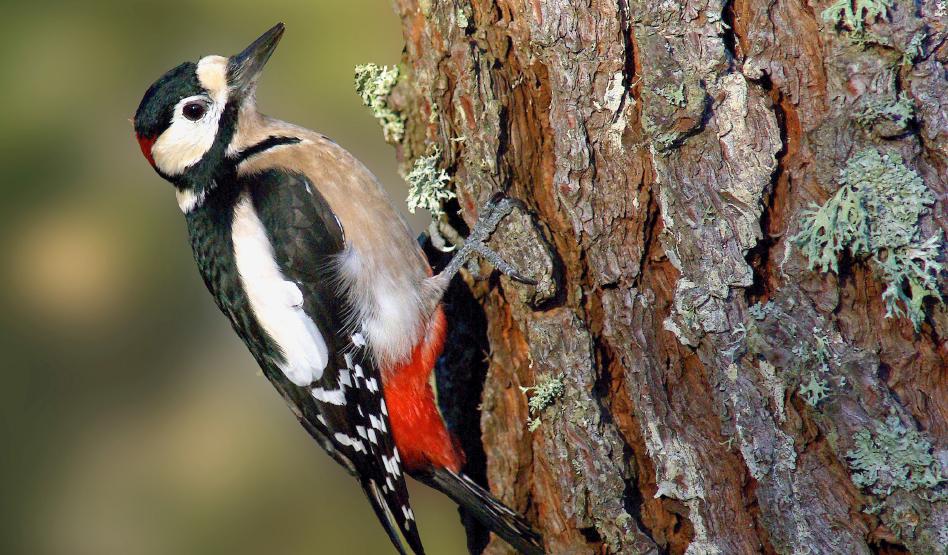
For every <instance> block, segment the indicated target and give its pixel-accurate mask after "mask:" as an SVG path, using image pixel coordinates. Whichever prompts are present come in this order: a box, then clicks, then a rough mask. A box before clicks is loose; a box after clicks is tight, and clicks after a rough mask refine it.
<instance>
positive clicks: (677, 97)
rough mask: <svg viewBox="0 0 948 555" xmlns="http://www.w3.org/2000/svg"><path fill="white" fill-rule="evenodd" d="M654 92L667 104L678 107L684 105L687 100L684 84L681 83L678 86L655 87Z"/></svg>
mask: <svg viewBox="0 0 948 555" xmlns="http://www.w3.org/2000/svg"><path fill="white" fill-rule="evenodd" d="M655 94H657V95H658V96H660V97H662V98H664V99H665V100H667V101H668V103H669V104H671V105H673V106H678V107H684V106H685V105H686V104H687V102H686V101H685V84H684V83H681V84H680V85H678V87H674V86H673V85H669V86H667V87H665V88H664V89H656V90H655Z"/></svg>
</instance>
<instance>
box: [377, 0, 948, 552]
mask: <svg viewBox="0 0 948 555" xmlns="http://www.w3.org/2000/svg"><path fill="white" fill-rule="evenodd" d="M945 4H946V3H945V2H939V1H928V0H925V1H918V2H912V1H906V0H854V2H853V3H850V2H849V1H848V0H843V1H842V2H839V1H837V2H828V1H809V2H806V1H801V0H766V1H764V0H733V1H731V0H728V1H723V2H722V1H714V0H686V1H682V2H678V1H671V0H666V1H660V0H618V2H614V1H613V2H609V1H600V0H586V1H567V0H496V1H493V2H492V1H487V0H395V1H394V5H395V9H396V11H397V13H398V15H399V16H400V18H401V23H402V26H403V32H404V36H405V39H406V48H405V54H404V60H403V68H402V78H401V80H400V81H399V83H398V85H397V87H396V89H395V92H394V93H393V94H392V95H391V97H390V102H391V104H392V105H393V106H395V107H396V108H397V110H398V111H400V113H401V114H402V115H403V116H404V118H405V120H406V132H405V135H404V138H403V139H402V140H400V141H399V143H398V145H397V148H398V154H399V157H400V160H401V161H402V163H403V167H404V169H406V170H407V169H408V168H410V167H411V165H412V162H413V161H414V160H417V159H418V158H419V157H421V156H425V155H430V154H431V153H432V152H440V153H441V167H443V168H444V169H445V170H446V171H447V173H448V174H449V175H450V176H451V178H452V181H451V187H452V188H453V189H454V191H455V193H456V195H457V202H456V204H454V203H453V202H452V203H449V205H448V206H447V208H448V210H447V211H448V212H449V213H452V212H454V214H452V215H451V217H450V218H449V220H450V221H451V222H452V223H453V224H454V227H455V228H457V229H459V230H460V231H461V232H462V233H463V232H464V231H465V227H466V226H470V225H472V224H473V222H474V221H475V220H476V218H477V213H478V209H479V207H480V206H481V205H482V204H483V203H484V201H485V200H486V199H487V198H488V197H489V196H490V195H491V194H492V193H493V192H495V191H500V190H503V191H507V192H508V193H509V194H510V195H511V196H514V197H516V198H519V199H521V200H523V202H524V203H525V205H526V208H527V213H528V214H529V215H528V216H525V215H522V214H517V215H515V216H512V217H510V218H508V220H506V221H505V222H504V223H503V224H502V225H501V227H500V229H499V230H498V232H497V233H496V234H495V236H494V239H493V240H492V245H493V246H494V247H495V248H496V249H497V250H498V251H499V252H501V253H502V254H503V255H505V256H506V257H507V258H508V259H509V261H510V262H512V263H513V265H515V266H516V267H518V268H521V269H523V270H524V272H525V273H527V274H530V275H532V276H534V277H537V278H538V279H539V281H540V285H539V286H538V287H537V288H532V287H527V286H524V285H520V284H517V283H514V282H512V281H511V280H509V279H508V278H507V277H498V276H497V274H496V273H495V274H493V275H492V276H491V275H490V274H489V267H488V266H487V265H486V263H485V264H483V265H482V272H481V274H482V275H483V276H484V277H488V276H489V279H475V276H474V275H473V274H471V273H465V276H464V281H463V282H459V283H455V285H454V287H453V288H452V292H451V293H450V294H449V296H448V309H449V313H450V318H451V321H452V336H451V339H450V341H449V342H450V345H449V349H448V352H447V353H446V356H445V358H444V359H443V360H442V362H441V365H440V366H439V372H438V383H439V401H440V403H441V404H442V406H443V407H444V410H445V413H446V416H447V418H448V419H449V421H450V422H451V425H452V427H453V428H454V431H455V433H456V434H457V435H458V437H459V439H460V441H461V442H462V443H463V445H464V447H465V450H466V451H467V453H468V459H469V460H468V469H469V472H471V473H472V474H473V475H474V476H475V477H477V478H479V479H482V480H486V483H489V485H490V487H491V489H492V491H493V492H494V493H495V494H496V495H498V496H499V497H500V498H501V499H503V500H504V501H505V502H507V503H508V504H509V505H510V506H512V507H514V508H516V509H518V510H520V511H522V512H523V513H524V514H526V515H527V516H528V518H529V519H530V520H531V521H533V522H534V523H535V524H536V526H537V528H538V529H539V530H540V531H542V533H543V535H544V537H545V541H546V543H547V548H548V551H549V552H550V553H689V554H691V553H694V554H698V553H723V554H732V553H733V554H739V553H845V554H861V553H901V552H906V551H908V552H912V553H944V552H945V551H946V543H948V503H946V498H948V494H946V490H948V485H946V483H945V480H944V478H943V476H944V474H945V470H944V469H945V468H946V467H948V441H946V438H948V419H946V417H948V379H946V372H948V370H946V368H948V311H946V309H945V306H944V305H943V304H941V303H940V302H939V301H938V299H936V298H929V299H927V300H926V301H925V303H924V305H923V310H924V314H923V317H922V318H923V319H922V320H921V321H920V324H919V327H918V329H917V330H916V328H915V326H913V322H912V320H910V319H909V318H908V317H906V316H904V315H902V316H900V315H898V314H896V315H893V316H892V317H888V318H887V317H886V312H887V304H886V300H885V299H884V298H883V292H884V290H885V288H886V286H885V282H884V280H883V273H882V271H881V269H880V268H881V266H880V265H879V264H876V263H874V262H872V261H871V260H870V259H869V258H868V257H866V256H857V255H856V254H854V249H848V250H847V249H842V250H841V251H840V252H839V253H838V269H837V270H836V271H835V272H834V271H827V272H822V271H820V270H821V268H820V267H819V265H817V267H815V268H812V269H811V268H810V263H809V262H810V261H809V258H808V256H807V254H806V253H805V252H804V251H803V249H802V248H801V247H800V243H799V242H797V241H796V240H795V235H796V234H798V233H800V232H801V231H802V230H803V227H805V222H806V221H807V220H806V217H805V216H806V211H807V210H808V209H811V208H813V205H823V204H824V203H826V202H827V200H828V199H831V198H832V197H833V195H834V194H836V192H837V191H838V190H839V189H840V188H841V186H842V185H841V179H842V178H841V177H840V176H841V175H842V174H841V171H843V170H844V169H845V168H847V164H850V163H851V161H852V160H853V159H854V158H855V157H857V156H858V155H859V153H861V152H871V151H875V152H878V153H880V154H881V155H884V156H888V157H889V158H887V159H886V160H897V159H898V158H899V157H901V159H902V160H903V161H904V166H905V168H907V169H908V171H909V172H910V175H913V176H914V175H916V174H917V176H919V177H920V179H921V180H922V182H923V184H924V187H925V188H926V189H927V190H928V191H930V193H927V194H931V195H933V196H934V199H935V200H934V202H929V203H926V204H925V207H924V209H923V210H922V211H921V214H920V217H919V218H918V222H917V223H914V222H913V225H916V226H917V230H918V231H917V237H920V238H922V239H924V238H928V237H933V236H935V235H937V234H938V233H942V232H943V231H946V230H948V219H946V217H945V215H946V185H945V184H946V183H948V77H946V75H948V74H946V65H945V64H946V61H948V42H946V33H948V16H946V12H948V8H946V5H945ZM873 103H874V104H873ZM880 106H881V107H883V108H880ZM886 106H889V107H890V108H892V109H885V107H886ZM898 107H901V109H902V110H903V112H904V111H905V110H908V112H907V114H906V113H903V114H902V116H899V115H896V112H898V110H897V109H896V108H898ZM873 109H875V110H876V112H872V111H871V110H873ZM880 113H881V115H879V114H880ZM856 114H862V117H861V118H857V117H856V116H855V115H856ZM857 120H858V121H857ZM867 149H869V150H867ZM870 169H871V168H870ZM890 200H891V201H892V204H893V205H894V206H896V207H897V206H900V205H902V204H903V203H910V200H911V199H904V198H892V199H890ZM455 214H456V215H455ZM823 233H824V234H825V233H829V231H827V230H824V231H823ZM943 245H944V243H943V242H940V243H938V246H937V248H938V249H939V250H938V252H939V254H940V255H941V259H940V260H941V261H942V262H944V258H945V257H944V246H943ZM877 256H878V253H877ZM835 262H836V260H835V258H834V263H835ZM475 273H476V272H475ZM937 279H938V286H939V289H940V290H941V291H944V289H945V287H944V285H945V275H944V274H943V273H942V274H940V275H939V276H938V278H937ZM904 288H905V284H902V283H900V284H899V285H898V286H897V287H896V289H898V290H900V291H902V292H903V293H905V291H907V290H903V289H904ZM906 294H909V295H917V294H918V293H914V292H908V293H906ZM899 306H904V305H902V304H900V305H899ZM534 387H538V389H527V390H526V391H524V390H523V389H522V388H534ZM531 400H532V402H533V403H534V405H535V406H534V411H533V413H531V409H530V405H529V404H528V402H531ZM528 421H530V422H531V425H528ZM531 428H532V429H533V431H531ZM913 458H914V459H913ZM907 459H913V460H908V461H907V462H906V460H907ZM932 460H934V462H932ZM861 464H862V465H869V466H872V468H874V470H866V468H865V467H860V466H859V465H861ZM873 465H874V466H873ZM900 465H901V466H900ZM860 468H861V470H860ZM926 469H927V470H926ZM940 469H941V470H940ZM926 472H927V475H926V476H922V475H923V474H925V473H926ZM939 472H941V474H939ZM857 474H858V476H857ZM469 544H470V546H471V549H472V551H473V552H480V551H482V550H483V552H485V553H492V554H493V553H508V552H510V551H509V547H507V546H506V544H504V543H503V542H502V541H501V540H499V539H497V538H490V539H489V541H488V539H487V538H486V537H485V536H483V533H482V532H480V531H478V530H477V529H476V527H475V526H474V525H471V526H469Z"/></svg>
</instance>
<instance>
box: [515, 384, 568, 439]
mask: <svg viewBox="0 0 948 555" xmlns="http://www.w3.org/2000/svg"><path fill="white" fill-rule="evenodd" d="M563 390H564V386H563V381H562V380H560V379H559V378H554V377H549V378H547V379H545V380H543V381H541V382H539V383H537V385H535V386H533V387H521V388H520V391H522V392H523V393H531V395H530V399H529V400H528V401H527V406H528V407H529V409H530V416H531V418H530V419H529V420H528V421H527V428H528V429H529V430H530V431H531V432H535V431H536V430H537V428H539V427H540V424H541V422H540V413H541V412H542V411H543V410H544V409H546V408H547V407H549V406H550V405H552V404H553V402H554V401H555V400H556V399H557V398H558V397H559V396H560V395H562V394H563Z"/></svg>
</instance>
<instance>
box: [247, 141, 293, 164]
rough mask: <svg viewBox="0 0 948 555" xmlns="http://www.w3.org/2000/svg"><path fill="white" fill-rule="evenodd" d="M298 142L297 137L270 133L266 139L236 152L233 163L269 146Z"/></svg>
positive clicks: (258, 152) (267, 148)
mask: <svg viewBox="0 0 948 555" xmlns="http://www.w3.org/2000/svg"><path fill="white" fill-rule="evenodd" d="M298 142H300V138H299V137H274V136H272V135H271V136H270V137H267V138H266V139H264V140H262V141H260V142H259V143H257V144H255V145H253V146H250V147H247V148H245V149H244V150H242V151H240V152H239V153H237V156H236V157H235V158H234V163H235V164H240V163H241V162H243V161H244V160H246V159H247V158H250V157H251V156H255V155H257V154H260V153H261V152H265V151H267V150H270V149H271V148H274V147H277V146H280V145H295V144H296V143H298Z"/></svg>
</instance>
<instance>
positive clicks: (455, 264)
mask: <svg viewBox="0 0 948 555" xmlns="http://www.w3.org/2000/svg"><path fill="white" fill-rule="evenodd" d="M515 208H520V209H522V208H523V203H522V202H520V201H519V200H517V199H514V198H510V197H508V196H507V195H506V194H505V193H502V192H498V193H494V194H493V195H492V196H491V198H490V200H488V201H487V203H486V204H484V206H483V208H481V212H480V216H479V217H478V219H477V223H475V224H474V229H472V230H471V234H470V235H468V238H467V240H466V241H465V242H464V245H463V246H462V247H461V248H460V250H458V252H457V253H455V255H454V257H453V258H452V259H451V262H449V263H448V265H447V266H446V267H445V269H444V270H442V271H441V273H440V274H438V277H439V278H442V277H443V278H444V281H445V282H448V281H451V278H452V277H454V275H455V274H457V273H458V271H459V270H460V269H461V267H462V266H464V264H465V263H466V262H467V261H468V260H470V259H471V258H473V257H474V256H476V255H480V256H482V257H483V258H484V259H485V260H487V261H488V262H490V263H491V264H492V265H493V266H494V267H495V268H497V269H498V270H500V271H501V272H502V273H503V274H504V275H507V276H510V278H511V279H514V280H516V281H519V282H520V283H524V284H527V285H536V284H537V282H536V281H534V280H532V279H530V278H528V277H526V276H524V275H523V274H521V273H520V272H519V271H518V270H517V269H516V268H514V267H513V266H511V265H510V264H509V263H508V262H507V261H506V260H504V258H503V257H502V256H500V255H499V254H498V253H497V252H495V251H494V250H492V249H491V248H490V247H488V246H487V241H488V240H490V236H491V235H492V234H493V233H494V231H495V230H496V229H497V226H498V224H500V221H501V220H503V219H504V218H505V217H507V215H508V214H510V213H511V212H513V210H514V209H515Z"/></svg>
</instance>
